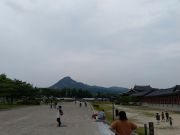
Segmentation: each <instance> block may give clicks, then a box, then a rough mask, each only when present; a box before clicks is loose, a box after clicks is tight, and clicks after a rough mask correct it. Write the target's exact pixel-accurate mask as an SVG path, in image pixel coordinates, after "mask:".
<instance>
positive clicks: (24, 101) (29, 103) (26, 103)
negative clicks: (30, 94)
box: [17, 100, 40, 105]
mask: <svg viewBox="0 0 180 135" xmlns="http://www.w3.org/2000/svg"><path fill="white" fill-rule="evenodd" d="M17 104H19V105H40V101H37V100H23V101H17Z"/></svg>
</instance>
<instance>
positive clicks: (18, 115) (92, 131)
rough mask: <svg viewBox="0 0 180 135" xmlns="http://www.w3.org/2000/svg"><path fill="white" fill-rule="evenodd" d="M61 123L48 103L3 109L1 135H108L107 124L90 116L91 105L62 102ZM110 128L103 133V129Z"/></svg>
mask: <svg viewBox="0 0 180 135" xmlns="http://www.w3.org/2000/svg"><path fill="white" fill-rule="evenodd" d="M61 105H62V109H63V111H64V115H63V116H62V126H61V127H57V122H56V114H57V112H56V109H50V107H49V106H47V105H41V106H31V107H25V108H20V109H14V110H8V111H0V135H59V134H61V135H105V134H106V135H109V134H110V132H109V130H108V126H107V125H104V124H102V123H97V122H94V121H93V120H92V119H91V114H92V112H91V108H90V107H89V106H88V107H85V106H84V105H83V106H82V107H81V108H80V107H79V104H78V103H77V104H75V103H72V102H66V103H62V104H61ZM105 130H106V131H107V132H106V133H104V132H103V131H105Z"/></svg>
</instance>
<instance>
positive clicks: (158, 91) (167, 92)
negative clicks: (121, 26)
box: [147, 87, 175, 96]
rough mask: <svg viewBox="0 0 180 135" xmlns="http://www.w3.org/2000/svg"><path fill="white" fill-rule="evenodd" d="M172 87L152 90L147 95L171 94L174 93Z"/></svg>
mask: <svg viewBox="0 0 180 135" xmlns="http://www.w3.org/2000/svg"><path fill="white" fill-rule="evenodd" d="M174 93H175V92H174V87H173V88H169V89H159V90H157V91H154V92H152V93H150V94H148V95H147V96H161V95H171V94H174Z"/></svg>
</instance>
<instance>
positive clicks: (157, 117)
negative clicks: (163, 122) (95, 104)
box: [156, 113, 160, 125]
mask: <svg viewBox="0 0 180 135" xmlns="http://www.w3.org/2000/svg"><path fill="white" fill-rule="evenodd" d="M156 120H157V124H158V125H159V121H160V115H159V113H156Z"/></svg>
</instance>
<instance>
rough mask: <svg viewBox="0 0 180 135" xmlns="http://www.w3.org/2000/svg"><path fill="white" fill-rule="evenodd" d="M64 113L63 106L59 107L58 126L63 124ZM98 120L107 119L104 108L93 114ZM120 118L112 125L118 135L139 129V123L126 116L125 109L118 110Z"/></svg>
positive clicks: (125, 134)
mask: <svg viewBox="0 0 180 135" xmlns="http://www.w3.org/2000/svg"><path fill="white" fill-rule="evenodd" d="M62 115H63V110H62V106H60V105H59V106H58V107H57V122H58V125H57V126H58V127H60V126H61V116H62ZM92 117H93V118H96V119H98V120H105V112H104V109H102V110H101V111H99V112H98V113H96V114H94V115H93V116H92ZM118 117H119V118H118V119H117V120H115V121H113V122H112V123H111V125H110V130H111V131H112V132H114V133H115V134H116V135H131V133H132V132H133V131H134V130H135V129H137V125H136V124H134V123H132V122H130V121H129V120H128V118H127V116H126V113H125V111H118Z"/></svg>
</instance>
